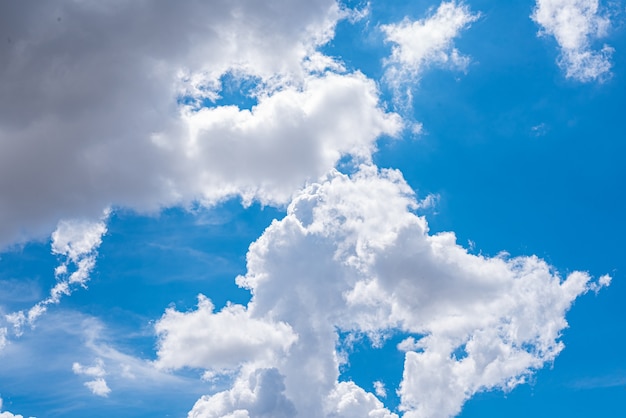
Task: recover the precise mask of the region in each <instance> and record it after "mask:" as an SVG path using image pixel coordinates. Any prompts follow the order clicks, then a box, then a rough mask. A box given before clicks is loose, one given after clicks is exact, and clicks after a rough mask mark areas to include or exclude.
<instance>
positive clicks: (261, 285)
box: [156, 166, 610, 418]
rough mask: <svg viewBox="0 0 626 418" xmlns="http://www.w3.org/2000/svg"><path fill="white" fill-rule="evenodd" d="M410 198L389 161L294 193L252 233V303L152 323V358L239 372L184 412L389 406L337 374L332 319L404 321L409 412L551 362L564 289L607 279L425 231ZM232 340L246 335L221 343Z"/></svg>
mask: <svg viewBox="0 0 626 418" xmlns="http://www.w3.org/2000/svg"><path fill="white" fill-rule="evenodd" d="M417 205H418V203H417V201H416V200H415V198H414V196H413V193H412V191H411V189H410V188H409V186H408V185H407V184H406V183H405V182H404V180H403V179H402V176H401V175H400V173H399V172H397V171H393V170H378V169H377V168H376V167H373V166H362V167H361V169H360V171H359V172H358V173H355V174H354V175H352V176H347V175H344V174H340V173H337V172H335V173H334V174H331V175H329V176H328V177H327V178H326V179H325V180H324V181H323V182H320V183H316V184H313V185H311V186H309V187H307V188H306V189H304V190H303V191H302V192H301V193H300V194H298V195H297V196H296V197H295V198H294V200H293V201H292V203H291V204H290V206H289V209H288V213H287V215H286V217H285V218H283V219H282V220H280V221H275V222H274V223H272V225H271V226H269V227H268V228H267V229H266V231H265V232H264V233H263V235H262V236H261V237H260V238H259V239H258V240H257V241H256V242H255V243H253V244H252V245H251V246H250V250H249V253H248V255H247V261H248V271H247V273H246V275H245V276H241V277H239V278H238V279H237V283H238V284H239V285H240V286H242V287H245V288H247V289H249V290H250V292H251V293H252V300H251V302H250V303H249V304H248V306H247V307H243V306H240V307H236V309H235V308H234V307H233V306H227V307H225V308H224V309H223V310H222V311H220V312H217V313H214V312H213V306H212V305H210V303H209V302H208V301H206V300H205V299H201V301H200V304H199V308H198V309H197V310H195V311H191V312H186V313H183V312H176V311H173V310H168V312H166V314H165V315H164V317H163V318H162V319H161V321H160V322H159V323H157V325H156V327H157V330H161V331H162V330H163V329H164V328H165V329H167V333H165V334H163V333H162V334H161V339H160V345H159V347H160V349H159V360H157V363H159V362H163V363H164V364H170V365H171V364H173V363H172V360H170V359H172V358H176V359H177V361H176V363H175V365H176V366H177V367H185V366H187V367H194V368H202V369H208V370H209V371H211V372H217V373H226V370H225V369H228V368H230V373H236V377H235V378H234V381H233V385H232V387H231V388H230V389H229V390H226V391H224V392H219V393H217V394H214V395H208V396H205V397H203V398H202V399H200V400H199V401H198V403H196V405H195V406H194V408H193V409H192V411H191V412H190V414H189V416H193V417H214V416H215V417H217V416H248V415H246V414H249V416H265V415H263V414H269V415H272V414H274V416H283V415H289V413H288V411H291V410H292V409H291V408H295V410H296V411H307V415H308V416H312V417H313V416H314V417H334V416H337V417H339V416H341V417H346V416H355V417H356V416H372V417H373V416H380V417H387V416H388V417H391V416H393V414H392V413H391V412H390V411H388V410H386V409H385V408H384V406H383V404H382V403H381V402H380V401H379V400H378V399H377V398H376V397H375V396H374V395H373V394H371V393H367V392H366V391H365V390H364V389H362V388H360V387H358V386H356V385H355V384H354V383H353V382H342V383H339V382H338V377H339V366H340V361H341V360H340V355H339V351H340V350H341V344H342V341H341V340H340V339H339V336H338V331H341V332H346V333H353V334H360V335H363V334H365V335H368V336H369V337H370V340H371V342H372V344H377V345H381V344H385V335H388V334H389V333H390V332H401V333H404V334H406V337H407V339H406V340H405V341H404V342H403V343H401V344H400V346H401V347H399V349H402V350H403V351H406V355H405V365H404V373H403V378H402V383H401V385H400V387H399V388H397V389H398V391H399V394H400V396H401V400H402V404H401V410H402V411H404V412H405V414H404V416H406V417H420V418H421V417H431V418H432V417H449V416H453V415H455V414H457V413H458V412H459V411H460V408H461V406H462V405H463V403H464V402H465V401H466V400H467V399H468V398H469V397H471V396H472V395H473V394H474V393H476V392H479V391H482V390H488V389H493V388H500V389H503V390H510V389H511V388H513V387H515V386H516V385H517V384H519V383H522V382H524V380H525V378H526V377H527V376H528V375H530V374H531V373H532V372H533V371H534V370H537V369H539V368H541V367H543V365H544V364H545V363H546V362H551V361H552V360H553V359H554V358H555V357H556V355H557V354H558V353H559V352H560V351H561V350H562V349H563V344H562V343H561V342H560V341H559V337H560V333H561V331H562V330H563V329H564V328H565V327H566V326H567V322H566V320H565V313H566V312H567V310H568V309H569V307H570V306H571V304H572V302H573V301H574V300H575V299H576V297H578V296H579V295H581V294H583V293H585V292H587V291H589V290H595V289H596V288H598V286H600V287H601V286H604V285H608V284H609V283H610V278H609V277H608V276H605V277H603V278H601V279H600V280H599V281H598V282H595V281H592V280H591V278H590V277H589V276H588V275H587V274H586V273H581V272H574V273H572V274H570V275H569V276H568V277H567V278H565V279H562V278H560V277H559V276H558V275H557V274H556V273H555V272H554V271H553V270H552V269H551V268H550V266H549V265H547V264H546V263H545V262H544V261H542V260H540V259H538V258H536V257H515V258H510V257H508V256H507V255H506V254H502V255H499V256H497V257H492V258H490V257H484V256H477V255H472V254H469V253H468V252H467V251H466V250H465V249H464V248H462V247H460V246H459V245H457V244H456V242H455V237H454V234H452V233H440V234H435V235H430V234H429V233H428V226H427V224H426V221H425V219H424V218H422V217H419V216H417V215H416V214H415V213H414V209H415V208H416V207H417ZM233 310H234V311H235V312H237V313H238V315H241V316H242V319H241V322H242V323H243V324H245V323H246V322H247V321H256V322H258V323H259V324H260V323H263V322H264V323H265V325H263V326H261V325H257V327H258V328H262V327H269V328H270V329H273V330H274V331H272V332H265V334H266V336H265V337H264V338H266V339H270V340H272V343H271V344H265V345H264V347H265V349H266V350H271V351H272V352H273V355H270V354H268V353H263V352H261V353H259V352H257V350H248V349H247V347H253V346H254V342H255V341H259V338H260V337H259V336H257V335H256V333H251V332H250V328H249V327H247V326H242V327H237V328H236V329H233V328H231V327H230V325H229V324H231V323H232V321H233V319H232V316H233V313H232V311H233ZM277 324H279V325H277ZM279 327H281V328H282V327H285V328H284V329H285V330H287V329H288V330H289V332H283V333H277V332H276V329H277V328H279ZM220 330H221V333H220ZM238 334H239V335H238ZM281 334H282V336H281ZM191 336H194V337H191ZM195 336H197V337H195ZM274 336H276V337H278V339H280V338H283V340H282V341H283V343H282V344H280V342H279V340H276V341H274ZM190 337H191V338H197V339H194V342H195V344H190V343H188V342H189V341H190V340H189V338H190ZM232 341H244V342H245V343H243V344H242V347H243V348H242V349H241V350H228V347H230V344H231V342H232ZM196 359H202V360H201V361H198V360H196ZM267 387H272V388H274V391H266V388H267ZM377 391H378V392H379V393H380V392H381V391H382V386H381V385H378V386H377ZM243 400H246V401H245V402H244V401H243ZM268 405H272V406H271V407H270V406H268ZM268 408H269V409H268ZM260 411H264V412H262V413H261V412H260ZM228 414H233V415H228ZM281 414H282V415H281ZM269 415H268V416H269Z"/></svg>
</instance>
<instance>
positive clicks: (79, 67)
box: [0, 0, 400, 247]
mask: <svg viewBox="0 0 626 418" xmlns="http://www.w3.org/2000/svg"><path fill="white" fill-rule="evenodd" d="M348 15H349V12H347V11H343V10H341V9H340V8H339V6H338V5H337V3H336V2H335V1H333V0H315V1H307V2H293V1H287V0H279V1H278V2H271V3H266V2H261V3H259V2H256V1H251V0H237V1H217V2H195V1H194V2H188V3H185V4H176V5H174V4H170V3H168V2H165V1H157V2H134V3H124V2H115V3H112V4H109V5H102V4H99V3H96V2H89V1H87V2H65V1H61V0H53V1H49V2H46V4H45V5H43V6H41V5H39V6H35V5H33V4H29V3H23V2H18V3H15V2H3V3H2V4H1V5H0V16H2V22H3V24H2V33H1V35H2V37H3V40H5V39H6V40H7V42H4V41H3V42H2V43H0V62H3V63H4V65H2V66H0V77H1V78H2V80H3V83H2V84H0V195H2V197H3V198H2V200H1V201H0V247H4V246H6V245H7V244H10V243H13V242H16V241H20V240H28V239H30V238H33V237H43V236H46V235H47V234H48V233H50V232H51V230H52V226H53V225H54V224H56V222H57V221H58V219H61V218H63V219H72V218H84V217H86V218H92V219H93V218H97V217H98V215H99V213H100V211H101V210H102V209H103V208H105V207H109V206H111V205H113V206H126V207H131V208H134V209H137V210H148V211H149V210H158V209H160V208H162V207H165V206H170V205H177V204H186V203H189V202H191V201H193V200H201V201H204V202H208V203H212V202H215V201H217V200H220V199H223V198H226V197H229V196H233V195H243V196H244V198H246V199H251V198H257V199H259V200H261V201H264V202H273V203H276V202H280V203H286V202H288V201H289V198H290V196H291V193H292V192H293V189H294V187H295V188H297V187H300V186H301V185H302V184H303V183H304V182H305V181H306V180H307V179H315V178H317V176H319V175H320V174H322V173H324V172H326V171H327V170H329V169H330V168H332V167H333V166H334V165H335V164H336V163H337V161H338V159H339V158H341V157H342V156H344V155H346V154H351V153H354V154H355V156H357V157H360V156H363V155H369V154H368V153H369V152H371V151H372V150H373V148H374V141H375V139H376V138H377V137H378V136H379V135H380V134H391V135H393V134H395V133H397V132H398V130H399V128H400V121H399V119H398V118H397V116H394V115H392V114H388V113H386V112H385V111H384V110H382V109H381V108H380V107H379V103H378V93H377V91H376V86H375V84H374V83H373V82H372V81H371V80H368V79H366V78H365V77H364V76H363V75H361V74H359V73H358V72H357V73H350V74H346V73H343V72H341V66H340V65H339V64H337V63H335V62H334V61H333V60H332V59H330V58H328V57H324V56H323V55H321V54H320V53H319V52H317V50H316V49H317V48H318V47H319V46H320V45H322V44H324V43H325V42H327V41H328V40H329V39H330V38H331V37H332V36H333V30H334V26H335V24H336V23H337V21H338V20H339V19H342V18H344V17H347V16H348ZM327 67H330V68H331V69H334V70H335V72H331V73H330V74H326V73H325V69H326V68H327ZM228 75H230V76H232V77H234V78H236V79H252V80H254V81H255V85H256V89H253V91H252V92H250V93H249V94H250V95H252V96H254V97H253V98H254V100H256V101H257V106H256V107H254V108H252V109H239V108H237V107H235V106H227V105H223V106H218V105H216V102H215V100H218V99H219V97H220V94H221V93H222V81H223V78H224V77H225V76H228ZM201 106H208V107H209V108H206V109H203V110H201V111H197V110H198V108H199V107H201Z"/></svg>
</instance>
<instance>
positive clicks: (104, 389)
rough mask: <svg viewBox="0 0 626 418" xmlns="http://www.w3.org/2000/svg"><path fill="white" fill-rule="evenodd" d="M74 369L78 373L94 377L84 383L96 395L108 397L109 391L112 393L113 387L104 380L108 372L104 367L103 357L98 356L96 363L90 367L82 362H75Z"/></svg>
mask: <svg viewBox="0 0 626 418" xmlns="http://www.w3.org/2000/svg"><path fill="white" fill-rule="evenodd" d="M72 371H73V372H74V374H77V375H83V376H89V377H93V378H94V379H93V380H90V381H88V382H85V383H84V384H85V386H86V387H87V388H88V389H89V390H90V391H91V393H93V394H94V395H97V396H103V397H106V396H108V395H109V393H111V389H110V388H109V386H108V385H107V382H106V380H104V376H106V374H107V372H106V370H105V369H104V362H103V361H102V359H100V358H97V359H96V362H95V364H94V365H93V366H88V367H85V366H83V365H82V364H80V363H74V364H73V365H72Z"/></svg>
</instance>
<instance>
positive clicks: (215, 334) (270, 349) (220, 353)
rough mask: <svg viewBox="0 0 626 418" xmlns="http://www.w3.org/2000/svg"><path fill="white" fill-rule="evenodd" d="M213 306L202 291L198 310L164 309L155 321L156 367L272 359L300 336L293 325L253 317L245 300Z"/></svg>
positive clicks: (223, 367)
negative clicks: (218, 307) (218, 309)
mask: <svg viewBox="0 0 626 418" xmlns="http://www.w3.org/2000/svg"><path fill="white" fill-rule="evenodd" d="M213 309H214V306H213V304H212V303H211V301H210V300H209V299H207V298H206V297H205V296H203V295H200V296H199V297H198V309H197V310H195V311H191V312H186V313H184V312H178V311H176V310H174V309H168V310H167V311H166V312H165V314H164V315H163V317H162V318H161V319H160V320H159V321H158V322H157V323H156V325H155V330H156V332H157V334H158V335H159V343H158V351H157V355H158V360H157V361H156V366H157V367H159V368H166V369H178V368H182V367H195V368H204V369H207V370H214V371H217V372H220V371H228V370H229V369H237V368H238V367H239V366H240V365H241V364H242V363H245V362H254V363H257V365H263V364H272V363H274V362H275V361H276V358H277V357H278V356H281V355H284V353H286V352H287V351H288V350H289V347H290V346H291V345H292V344H293V343H294V342H295V341H296V340H297V336H296V335H295V334H294V333H293V331H292V329H291V327H290V326H289V325H287V324H285V323H283V322H279V323H269V322H267V321H263V320H260V319H257V318H253V317H251V316H250V314H249V312H248V311H247V310H246V308H245V307H244V306H242V305H228V306H226V307H224V308H223V309H222V310H221V311H219V312H217V313H213Z"/></svg>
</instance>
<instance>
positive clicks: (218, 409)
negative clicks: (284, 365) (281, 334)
mask: <svg viewBox="0 0 626 418" xmlns="http://www.w3.org/2000/svg"><path fill="white" fill-rule="evenodd" d="M246 377H247V378H246V379H237V381H236V382H235V384H234V386H233V388H232V389H230V390H228V391H224V392H220V393H218V394H217V395H214V396H203V397H202V398H200V399H199V400H198V401H197V402H196V404H195V405H194V406H193V408H192V410H191V411H190V412H189V415H188V417H189V418H221V417H230V418H248V417H259V418H273V417H276V418H288V417H293V416H295V415H296V411H295V408H294V406H293V404H292V403H291V402H290V401H289V400H288V399H287V398H285V395H284V393H283V392H284V389H285V385H284V383H283V376H281V375H280V373H279V372H278V370H276V369H274V368H272V369H256V370H254V371H252V372H251V373H250V374H249V375H247V376H246Z"/></svg>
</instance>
